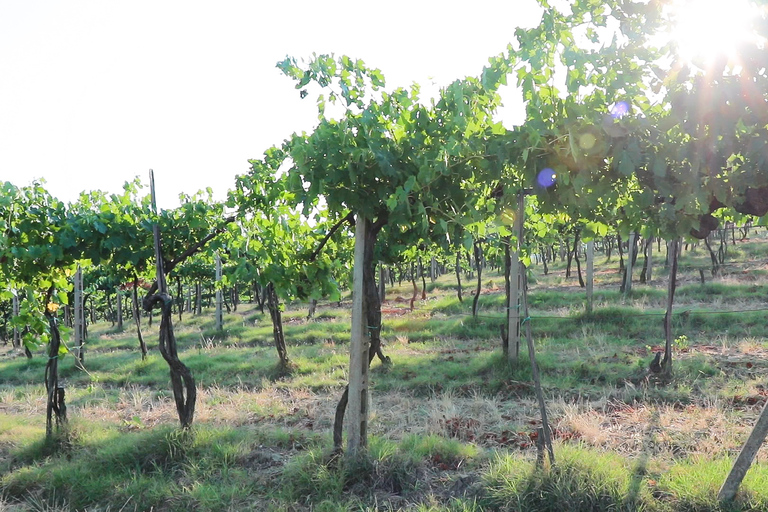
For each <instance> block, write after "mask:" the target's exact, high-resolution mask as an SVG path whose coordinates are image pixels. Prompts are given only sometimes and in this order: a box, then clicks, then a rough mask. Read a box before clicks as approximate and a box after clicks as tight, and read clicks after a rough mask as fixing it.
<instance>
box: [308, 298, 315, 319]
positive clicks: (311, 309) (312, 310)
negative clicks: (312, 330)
mask: <svg viewBox="0 0 768 512" xmlns="http://www.w3.org/2000/svg"><path fill="white" fill-rule="evenodd" d="M315 310H317V299H312V300H310V301H309V310H308V311H307V320H311V319H312V318H314V317H315Z"/></svg>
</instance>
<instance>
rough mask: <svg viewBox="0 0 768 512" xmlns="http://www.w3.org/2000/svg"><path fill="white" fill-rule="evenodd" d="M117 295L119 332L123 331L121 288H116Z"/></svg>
mask: <svg viewBox="0 0 768 512" xmlns="http://www.w3.org/2000/svg"><path fill="white" fill-rule="evenodd" d="M115 295H117V330H118V331H122V330H123V292H121V291H120V287H119V286H118V287H117V288H115Z"/></svg>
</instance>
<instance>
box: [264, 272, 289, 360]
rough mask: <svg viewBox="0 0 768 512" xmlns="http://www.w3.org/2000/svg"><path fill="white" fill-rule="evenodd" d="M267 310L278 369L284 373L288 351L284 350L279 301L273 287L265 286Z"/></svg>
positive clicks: (270, 284)
mask: <svg viewBox="0 0 768 512" xmlns="http://www.w3.org/2000/svg"><path fill="white" fill-rule="evenodd" d="M267 308H268V309H269V316H270V317H271V318H272V337H273V338H274V340H275V348H276V349H277V356H278V357H279V358H280V368H281V369H282V370H283V371H285V370H287V369H288V365H289V364H290V361H289V360H288V351H287V350H286V348H285V335H284V334H283V317H282V315H281V314H280V299H278V297H277V292H276V291H275V285H273V284H272V283H269V284H268V285H267Z"/></svg>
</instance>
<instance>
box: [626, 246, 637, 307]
mask: <svg viewBox="0 0 768 512" xmlns="http://www.w3.org/2000/svg"><path fill="white" fill-rule="evenodd" d="M636 243H637V234H636V233H634V232H632V233H630V234H629V244H628V246H627V262H626V263H625V264H624V295H629V294H630V292H631V291H632V260H634V259H635V244H636Z"/></svg>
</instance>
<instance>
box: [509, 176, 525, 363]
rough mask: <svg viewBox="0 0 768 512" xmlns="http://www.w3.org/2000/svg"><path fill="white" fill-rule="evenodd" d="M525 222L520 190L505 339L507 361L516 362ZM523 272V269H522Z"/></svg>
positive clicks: (518, 348) (511, 248)
mask: <svg viewBox="0 0 768 512" xmlns="http://www.w3.org/2000/svg"><path fill="white" fill-rule="evenodd" d="M524 221H525V192H524V191H523V190H521V191H520V192H518V193H517V212H516V213H515V221H514V225H513V226H514V227H513V229H514V236H515V241H514V242H512V247H510V269H509V303H508V304H507V307H508V308H509V315H508V317H507V318H508V323H507V337H508V340H509V343H508V347H509V349H508V352H507V358H508V359H509V361H517V359H518V357H520V282H521V279H520V272H521V269H522V265H521V262H520V250H521V249H522V247H523V222H524ZM523 271H524V269H523Z"/></svg>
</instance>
